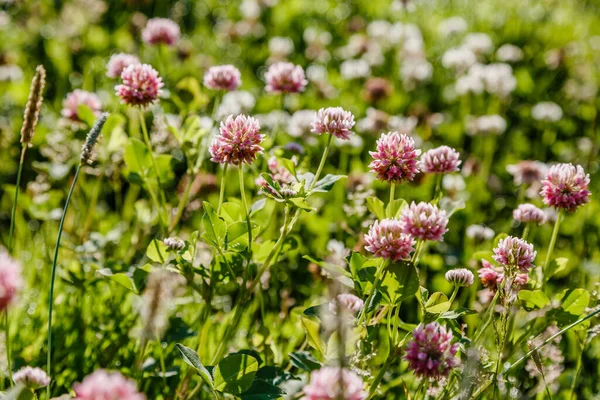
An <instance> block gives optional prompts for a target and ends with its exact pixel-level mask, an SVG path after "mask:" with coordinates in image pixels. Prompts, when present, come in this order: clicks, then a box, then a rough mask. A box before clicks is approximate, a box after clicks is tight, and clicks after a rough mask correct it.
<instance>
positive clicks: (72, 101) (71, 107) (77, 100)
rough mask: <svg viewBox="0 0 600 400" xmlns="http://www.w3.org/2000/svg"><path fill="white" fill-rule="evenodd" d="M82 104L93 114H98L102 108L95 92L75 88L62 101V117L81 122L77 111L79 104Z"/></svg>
mask: <svg viewBox="0 0 600 400" xmlns="http://www.w3.org/2000/svg"><path fill="white" fill-rule="evenodd" d="M82 105H84V106H87V107H88V108H89V109H90V110H91V111H92V113H93V114H94V115H95V116H98V115H100V112H101V110H102V103H101V102H100V98H98V96H97V95H96V94H95V93H91V92H88V91H85V90H81V89H75V90H73V91H72V92H71V93H69V94H67V97H66V98H65V100H64V101H63V109H62V111H61V112H60V113H61V115H62V116H63V117H65V118H67V119H69V120H71V121H75V122H81V120H80V119H79V116H78V115H77V112H78V111H79V106H82Z"/></svg>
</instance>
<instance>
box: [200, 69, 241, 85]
mask: <svg viewBox="0 0 600 400" xmlns="http://www.w3.org/2000/svg"><path fill="white" fill-rule="evenodd" d="M241 83H242V76H241V74H240V70H239V69H237V68H236V67H234V66H233V65H229V64H228V65H218V66H215V67H210V68H209V69H208V71H206V73H205V74H204V86H206V87H207V88H209V89H213V90H227V91H231V90H235V89H237V88H238V86H240V84H241Z"/></svg>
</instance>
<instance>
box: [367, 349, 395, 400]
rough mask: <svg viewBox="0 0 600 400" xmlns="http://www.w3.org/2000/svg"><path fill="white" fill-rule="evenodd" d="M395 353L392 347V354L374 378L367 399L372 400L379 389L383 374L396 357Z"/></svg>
mask: <svg viewBox="0 0 600 400" xmlns="http://www.w3.org/2000/svg"><path fill="white" fill-rule="evenodd" d="M393 354H394V352H393V349H390V354H389V355H388V357H387V359H386V360H385V363H383V366H382V367H381V369H380V370H379V372H378V373H377V376H376V377H375V379H373V382H372V383H371V386H370V387H369V395H368V396H367V398H366V400H370V399H371V398H372V397H373V396H374V395H375V392H376V391H377V387H378V386H379V384H380V383H381V380H382V379H383V375H385V373H386V371H387V370H388V368H389V366H390V364H391V363H392V360H393V358H394V357H393Z"/></svg>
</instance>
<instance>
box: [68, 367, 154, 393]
mask: <svg viewBox="0 0 600 400" xmlns="http://www.w3.org/2000/svg"><path fill="white" fill-rule="evenodd" d="M73 390H74V391H75V400H146V396H145V395H143V394H142V393H140V392H138V390H137V385H136V383H135V381H133V380H130V379H127V378H125V377H124V376H123V375H121V374H120V373H118V372H108V371H105V370H102V369H100V370H97V371H95V372H94V373H92V374H90V375H88V376H86V377H85V378H84V380H83V382H81V383H76V384H75V385H73Z"/></svg>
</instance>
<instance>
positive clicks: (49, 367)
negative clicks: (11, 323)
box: [46, 163, 82, 398]
mask: <svg viewBox="0 0 600 400" xmlns="http://www.w3.org/2000/svg"><path fill="white" fill-rule="evenodd" d="M81 167H82V164H81V163H79V165H78V166H77V170H76V171H75V176H74V177H73V182H72V183H71V188H70V189H69V193H68V194H67V200H66V202H65V206H64V208H63V213H62V217H61V218H60V224H59V226H58V236H57V237H56V246H55V248H54V258H53V260H52V274H51V277H50V294H49V295H48V356H47V364H46V369H47V371H46V372H47V373H48V375H50V376H52V306H53V305H54V282H55V280H56V264H57V263H58V250H59V248H60V239H61V238H62V232H63V226H64V224H65V218H66V216H67V210H68V209H69V203H70V202H71V196H72V195H73V191H74V190H75V185H76V184H77V178H79V172H80V171H81ZM46 393H47V396H46V397H47V398H50V385H48V386H47V389H46Z"/></svg>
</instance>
